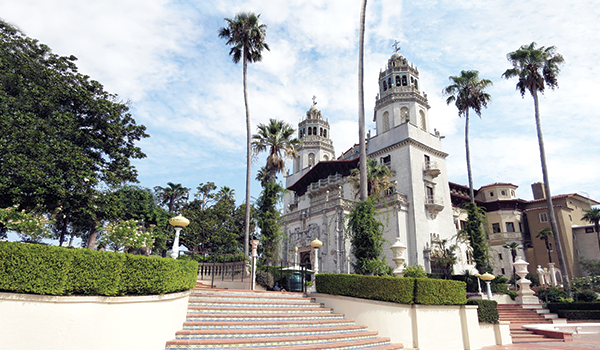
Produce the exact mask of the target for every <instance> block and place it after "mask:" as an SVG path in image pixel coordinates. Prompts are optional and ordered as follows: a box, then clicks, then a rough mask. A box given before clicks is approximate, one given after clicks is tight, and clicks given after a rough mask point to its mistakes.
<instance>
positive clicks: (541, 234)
mask: <svg viewBox="0 0 600 350" xmlns="http://www.w3.org/2000/svg"><path fill="white" fill-rule="evenodd" d="M550 237H554V234H553V233H552V229H551V228H550V227H546V228H544V229H541V230H539V231H538V234H537V236H535V238H539V239H541V240H542V241H544V243H545V244H546V251H547V252H548V262H552V254H550V252H551V251H552V248H551V247H550ZM555 241H556V240H555Z"/></svg>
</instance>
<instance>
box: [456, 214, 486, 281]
mask: <svg viewBox="0 0 600 350" xmlns="http://www.w3.org/2000/svg"><path fill="white" fill-rule="evenodd" d="M465 206H466V209H467V214H468V218H467V224H466V225H465V227H464V228H463V229H462V230H461V232H459V234H460V236H461V237H462V238H464V239H466V240H467V241H468V242H469V245H470V246H471V249H473V260H474V261H475V268H476V269H477V271H478V272H479V273H485V272H486V271H487V270H488V269H489V268H490V263H489V260H490V259H489V258H490V256H489V245H488V244H487V241H486V237H485V234H484V233H483V230H482V227H483V223H484V218H485V212H484V211H483V208H481V207H478V206H477V204H475V203H467V204H465Z"/></svg>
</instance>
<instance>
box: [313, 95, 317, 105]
mask: <svg viewBox="0 0 600 350" xmlns="http://www.w3.org/2000/svg"><path fill="white" fill-rule="evenodd" d="M312 100H313V107H314V106H316V105H317V96H315V95H313V97H312Z"/></svg>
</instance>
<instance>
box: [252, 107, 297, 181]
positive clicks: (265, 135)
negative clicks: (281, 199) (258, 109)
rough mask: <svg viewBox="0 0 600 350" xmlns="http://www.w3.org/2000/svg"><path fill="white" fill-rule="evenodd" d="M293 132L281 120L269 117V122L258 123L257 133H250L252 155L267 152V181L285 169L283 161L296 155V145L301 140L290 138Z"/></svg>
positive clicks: (290, 127) (272, 179) (273, 179)
mask: <svg viewBox="0 0 600 350" xmlns="http://www.w3.org/2000/svg"><path fill="white" fill-rule="evenodd" d="M294 133H295V130H294V128H292V126H291V125H290V124H288V123H286V122H284V121H282V120H275V119H270V120H269V124H262V123H261V124H258V133H257V134H254V135H252V139H253V141H252V150H253V151H254V155H258V154H259V153H261V152H266V151H268V152H269V156H268V157H267V165H266V166H265V170H266V171H267V172H268V178H267V181H275V178H276V177H277V174H278V173H280V172H282V171H284V170H285V161H286V160H287V159H293V158H296V157H297V156H298V151H297V150H296V147H297V146H298V145H300V143H301V141H300V140H299V139H298V138H296V137H294V138H292V136H293V135H294Z"/></svg>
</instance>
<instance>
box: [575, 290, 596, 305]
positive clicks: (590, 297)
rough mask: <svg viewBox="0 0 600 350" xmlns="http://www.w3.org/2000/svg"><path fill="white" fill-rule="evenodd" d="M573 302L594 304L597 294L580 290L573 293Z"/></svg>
mask: <svg viewBox="0 0 600 350" xmlns="http://www.w3.org/2000/svg"><path fill="white" fill-rule="evenodd" d="M575 300H577V301H583V302H588V303H589V302H594V301H597V300H598V294H596V292H594V291H593V290H591V289H581V290H578V291H577V292H575Z"/></svg>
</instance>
